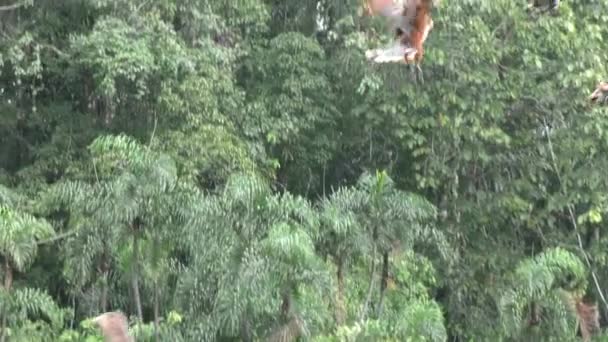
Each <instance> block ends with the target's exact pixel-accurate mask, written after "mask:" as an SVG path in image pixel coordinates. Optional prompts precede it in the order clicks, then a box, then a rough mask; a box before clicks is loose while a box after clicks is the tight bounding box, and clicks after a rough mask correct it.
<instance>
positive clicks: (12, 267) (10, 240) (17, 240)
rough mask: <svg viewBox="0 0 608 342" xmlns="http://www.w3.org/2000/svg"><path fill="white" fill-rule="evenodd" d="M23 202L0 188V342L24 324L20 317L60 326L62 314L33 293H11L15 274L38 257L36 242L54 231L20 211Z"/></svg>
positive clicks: (45, 297) (45, 298)
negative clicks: (44, 319)
mask: <svg viewBox="0 0 608 342" xmlns="http://www.w3.org/2000/svg"><path fill="white" fill-rule="evenodd" d="M24 207H25V199H24V198H22V197H21V196H19V195H18V194H16V193H14V192H12V191H10V190H9V189H7V188H5V187H3V186H0V255H1V256H2V259H3V264H2V271H3V274H4V281H3V287H2V290H1V296H0V301H1V304H2V305H1V311H2V312H1V314H2V326H1V328H2V333H1V335H0V340H1V341H4V339H5V338H6V336H7V333H6V330H7V329H6V327H7V323H9V321H10V323H11V324H9V326H11V325H13V326H14V323H16V322H23V321H24V320H25V318H26V316H24V315H23V313H24V312H25V313H30V314H37V313H43V314H46V315H47V316H48V317H50V318H51V320H52V322H53V323H55V324H58V325H60V324H61V323H62V322H61V321H62V317H61V315H62V313H61V311H60V310H59V309H58V308H57V306H56V305H55V303H54V302H53V300H52V299H51V298H50V297H49V296H48V295H47V294H46V293H43V292H41V291H39V290H36V289H29V288H19V289H16V290H13V277H14V272H25V271H26V270H27V269H28V268H29V266H30V265H31V264H32V262H33V261H34V259H35V258H36V255H37V254H38V242H39V241H40V240H41V239H47V238H50V237H51V236H52V235H53V234H54V230H53V227H52V226H51V225H50V224H49V223H48V222H47V221H46V220H43V219H38V218H35V217H33V216H32V215H30V214H28V213H27V212H25V211H23V209H24Z"/></svg>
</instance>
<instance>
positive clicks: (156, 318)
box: [154, 282, 160, 342]
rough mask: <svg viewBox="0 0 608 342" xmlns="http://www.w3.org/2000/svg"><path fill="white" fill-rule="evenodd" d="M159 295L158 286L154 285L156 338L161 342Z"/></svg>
mask: <svg viewBox="0 0 608 342" xmlns="http://www.w3.org/2000/svg"><path fill="white" fill-rule="evenodd" d="M158 300H159V295H158V284H157V283H156V282H155V283H154V336H155V337H156V342H158V341H160V336H159V319H160V318H159V311H160V308H159V303H158Z"/></svg>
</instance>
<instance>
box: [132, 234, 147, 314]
mask: <svg viewBox="0 0 608 342" xmlns="http://www.w3.org/2000/svg"><path fill="white" fill-rule="evenodd" d="M138 242H139V240H138V238H137V232H133V278H132V284H131V285H132V286H133V296H134V297H135V309H136V310H137V316H138V317H139V320H140V321H142V322H143V320H144V315H143V311H142V309H141V296H140V295H139V243H138Z"/></svg>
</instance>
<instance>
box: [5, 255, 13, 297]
mask: <svg viewBox="0 0 608 342" xmlns="http://www.w3.org/2000/svg"><path fill="white" fill-rule="evenodd" d="M11 286H13V268H12V267H11V263H10V261H9V260H8V257H5V258H4V289H5V290H6V291H7V292H8V291H10V290H11Z"/></svg>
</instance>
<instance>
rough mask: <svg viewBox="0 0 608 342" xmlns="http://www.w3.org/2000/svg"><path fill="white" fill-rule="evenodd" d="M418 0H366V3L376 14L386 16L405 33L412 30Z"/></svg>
mask: <svg viewBox="0 0 608 342" xmlns="http://www.w3.org/2000/svg"><path fill="white" fill-rule="evenodd" d="M418 1H420V0H368V5H369V6H370V7H371V8H372V9H373V10H374V12H375V13H376V14H379V15H381V16H383V17H386V18H387V19H388V20H389V21H390V22H391V24H392V25H393V28H392V29H395V28H399V29H401V31H403V32H404V33H406V34H409V33H410V32H411V30H412V22H413V21H414V18H415V17H416V5H417V3H418Z"/></svg>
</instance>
